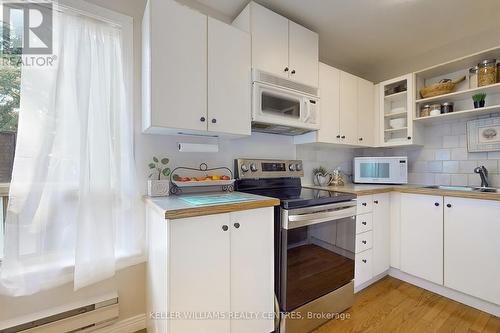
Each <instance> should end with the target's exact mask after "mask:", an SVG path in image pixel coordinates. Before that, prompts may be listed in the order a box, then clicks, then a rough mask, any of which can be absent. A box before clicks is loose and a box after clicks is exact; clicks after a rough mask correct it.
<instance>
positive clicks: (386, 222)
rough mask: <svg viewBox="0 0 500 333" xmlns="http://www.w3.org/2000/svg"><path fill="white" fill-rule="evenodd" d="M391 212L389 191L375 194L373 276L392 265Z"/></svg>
mask: <svg viewBox="0 0 500 333" xmlns="http://www.w3.org/2000/svg"><path fill="white" fill-rule="evenodd" d="M390 212H391V197H390V194H389V193H380V194H374V195H373V212H372V215H373V217H372V219H373V259H372V261H373V276H377V275H380V274H382V273H384V272H386V271H387V270H388V269H389V266H390V258H391V254H390V246H391V242H390Z"/></svg>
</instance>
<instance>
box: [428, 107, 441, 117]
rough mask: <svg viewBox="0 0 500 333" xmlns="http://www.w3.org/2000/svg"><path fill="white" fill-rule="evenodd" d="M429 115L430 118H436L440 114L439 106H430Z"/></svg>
mask: <svg viewBox="0 0 500 333" xmlns="http://www.w3.org/2000/svg"><path fill="white" fill-rule="evenodd" d="M429 114H430V115H431V116H438V115H440V114H441V104H432V105H431V106H430V111H429Z"/></svg>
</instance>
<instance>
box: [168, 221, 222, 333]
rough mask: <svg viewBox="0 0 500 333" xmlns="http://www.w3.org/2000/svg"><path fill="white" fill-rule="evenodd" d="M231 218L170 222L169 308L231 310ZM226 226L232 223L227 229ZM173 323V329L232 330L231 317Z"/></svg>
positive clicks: (172, 309) (186, 310)
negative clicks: (225, 229) (224, 228)
mask: <svg viewBox="0 0 500 333" xmlns="http://www.w3.org/2000/svg"><path fill="white" fill-rule="evenodd" d="M230 222H231V221H230V218H229V214H220V215H209V216H201V217H194V218H186V219H179V220H173V221H169V222H168V223H170V225H171V226H170V228H171V229H170V232H171V237H170V242H171V245H170V253H169V258H170V272H169V276H170V285H169V291H170V295H169V300H170V302H169V305H170V306H169V309H168V311H169V312H181V313H196V312H200V313H203V312H206V313H208V312H221V313H226V312H229V311H230V304H231V303H230V288H229V286H230V285H231V281H230V229H229V226H230ZM166 223H167V222H166ZM223 226H228V229H227V231H224V230H223ZM169 323H170V330H169V332H207V333H212V332H213V333H229V332H230V321H229V319H227V320H189V319H186V320H171V321H169Z"/></svg>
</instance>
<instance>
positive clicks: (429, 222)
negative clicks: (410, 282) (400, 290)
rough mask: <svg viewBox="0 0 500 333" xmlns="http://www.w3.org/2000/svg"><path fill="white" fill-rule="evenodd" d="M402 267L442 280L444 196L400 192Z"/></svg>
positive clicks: (422, 276)
mask: <svg viewBox="0 0 500 333" xmlns="http://www.w3.org/2000/svg"><path fill="white" fill-rule="evenodd" d="M401 270H402V271H404V272H406V273H409V274H411V275H415V276H417V277H420V278H422V279H426V280H429V281H431V282H434V283H437V284H443V197H439V196H431V195H420V194H407V193H403V194H402V195H401Z"/></svg>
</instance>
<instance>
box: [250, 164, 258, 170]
mask: <svg viewBox="0 0 500 333" xmlns="http://www.w3.org/2000/svg"><path fill="white" fill-rule="evenodd" d="M250 170H252V172H256V171H257V170H259V169H257V165H255V163H252V164H250Z"/></svg>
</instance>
